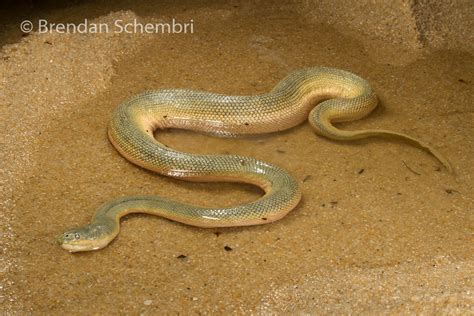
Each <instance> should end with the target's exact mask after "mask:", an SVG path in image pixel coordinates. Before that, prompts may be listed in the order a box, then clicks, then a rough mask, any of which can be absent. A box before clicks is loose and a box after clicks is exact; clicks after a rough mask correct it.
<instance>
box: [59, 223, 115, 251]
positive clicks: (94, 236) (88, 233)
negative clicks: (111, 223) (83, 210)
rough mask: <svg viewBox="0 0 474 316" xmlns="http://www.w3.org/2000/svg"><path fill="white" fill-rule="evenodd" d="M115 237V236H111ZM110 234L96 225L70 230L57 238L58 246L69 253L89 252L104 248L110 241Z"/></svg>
mask: <svg viewBox="0 0 474 316" xmlns="http://www.w3.org/2000/svg"><path fill="white" fill-rule="evenodd" d="M113 237H115V236H113ZM113 237H112V238H110V234H106V233H104V229H103V227H101V226H98V225H86V226H83V227H79V228H75V229H70V230H67V231H66V232H64V233H63V234H61V235H59V236H58V243H59V245H60V246H61V247H62V248H64V249H66V250H68V251H69V252H79V251H91V250H97V249H101V248H104V247H105V246H107V245H108V244H109V242H111V241H112V239H113Z"/></svg>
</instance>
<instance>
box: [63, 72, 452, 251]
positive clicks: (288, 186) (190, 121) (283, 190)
mask: <svg viewBox="0 0 474 316" xmlns="http://www.w3.org/2000/svg"><path fill="white" fill-rule="evenodd" d="M377 102H378V101H377V97H376V95H375V93H374V92H373V91H372V88H371V87H370V85H369V83H368V82H367V81H366V80H364V79H362V78H361V77H359V76H356V75H354V74H352V73H350V72H347V71H344V70H339V69H334V68H326V67H315V68H307V69H302V70H298V71H296V72H293V73H292V74H290V75H289V76H287V77H286V78H285V79H283V80H282V81H280V83H278V84H277V85H276V86H275V88H273V90H271V91H270V92H269V93H265V94H260V95H252V96H231V95H223V94H216V93H209V92H203V91H192V90H183V89H167V90H157V91H145V92H143V93H140V94H138V95H135V96H133V97H131V98H130V99H128V100H127V101H125V102H123V103H122V104H120V105H119V106H118V107H117V109H116V110H115V112H114V114H113V115H112V119H111V121H110V125H109V128H108V136H109V139H110V141H111V143H112V144H113V145H114V146H115V148H116V149H117V150H118V151H119V152H120V153H121V154H122V155H123V156H124V157H125V158H127V159H128V160H129V161H131V162H133V163H134V164H137V165H139V166H141V167H143V168H146V169H149V170H153V171H156V172H158V173H160V174H162V175H166V176H169V177H174V178H178V179H183V180H189V181H233V182H245V183H251V184H254V185H257V186H259V187H261V188H262V189H263V190H264V191H265V194H264V195H263V196H262V197H261V198H259V199H258V200H256V201H254V202H251V203H248V204H242V205H237V206H233V207H216V208H205V207H199V206H195V205H188V204H184V203H181V202H177V201H172V200H169V199H166V198H163V197H159V196H133V197H123V198H118V199H115V200H112V201H110V202H108V203H106V204H104V205H102V206H101V207H100V208H99V209H98V210H97V212H96V213H95V215H94V217H93V218H92V221H91V223H90V224H88V225H86V226H83V227H80V228H76V229H72V230H68V231H66V232H65V233H63V234H62V235H60V236H59V237H58V242H59V244H60V245H61V246H62V247H63V248H64V249H66V250H69V251H71V252H76V251H88V250H96V249H100V248H103V247H105V246H106V245H108V244H109V243H110V242H111V241H112V240H113V239H114V238H115V237H116V236H117V234H118V233H119V229H120V218H121V217H122V216H124V215H126V214H130V213H148V214H153V215H158V216H162V217H165V218H168V219H171V220H174V221H178V222H181V223H185V224H189V225H193V226H199V227H226V226H245V225H258V224H265V223H270V222H273V221H276V220H278V219H280V218H282V217H284V216H285V215H286V214H287V213H288V212H289V211H291V210H292V209H294V208H295V207H296V206H297V204H298V202H299V201H300V199H301V190H300V188H299V185H298V182H297V181H296V180H295V179H294V178H293V177H292V176H290V175H289V174H288V173H287V172H286V171H285V170H283V169H281V168H280V167H278V166H275V165H272V164H270V163H267V162H264V161H260V160H257V159H254V158H249V157H242V156H235V155H200V154H191V153H185V152H180V151H176V150H173V149H171V148H168V147H167V146H165V145H163V144H161V143H159V142H158V141H157V140H156V139H155V138H154V136H153V133H154V131H155V130H157V129H165V128H180V129H188V130H193V131H199V132H205V133H210V134H214V135H219V136H228V137H232V136H240V135H251V134H260V133H269V132H276V131H282V130H286V129H288V128H290V127H293V126H295V125H297V124H300V123H302V122H304V121H305V120H306V119H308V121H309V123H310V125H311V126H312V127H313V128H314V130H315V132H316V133H317V134H319V135H322V136H326V137H328V138H331V139H336V140H353V139H358V138H364V137H368V136H377V135H387V136H395V137H399V138H403V139H406V140H409V141H410V142H412V143H414V144H416V145H417V146H419V147H421V148H423V149H425V150H427V151H428V152H430V153H431V154H432V155H433V156H435V157H436V158H437V159H438V160H439V161H440V162H441V163H442V164H443V165H444V166H445V167H446V169H447V170H448V171H451V166H450V164H449V163H448V161H447V160H446V159H444V158H443V157H442V156H441V155H440V154H439V153H438V152H437V151H435V150H434V149H433V148H431V147H430V146H428V145H426V144H425V143H423V142H421V141H419V140H417V139H415V138H413V137H410V136H407V135H405V134H401V133H397V132H391V131H386V130H359V131H347V130H340V129H338V128H336V127H335V126H334V125H332V123H333V122H341V121H351V120H356V119H360V118H362V117H364V116H366V115H368V114H369V113H370V112H371V111H372V110H373V109H374V108H375V107H376V106H377Z"/></svg>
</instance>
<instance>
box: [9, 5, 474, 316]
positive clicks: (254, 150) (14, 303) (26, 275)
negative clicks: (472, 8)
mask: <svg viewBox="0 0 474 316" xmlns="http://www.w3.org/2000/svg"><path fill="white" fill-rule="evenodd" d="M261 4H262V3H260V5H252V6H249V5H244V4H242V3H239V2H234V3H231V4H206V5H197V4H196V5H192V4H186V3H181V4H174V5H171V4H163V5H161V6H160V5H156V4H155V5H153V4H150V3H148V2H144V3H143V4H141V5H136V6H135V7H134V6H133V5H131V4H128V3H127V2H124V3H123V4H121V5H119V4H117V5H115V7H100V6H99V5H95V4H87V5H82V6H77V7H73V8H62V9H58V10H55V11H51V12H49V13H48V14H47V15H46V17H47V18H50V19H52V20H58V21H61V19H65V18H70V17H71V16H72V17H74V19H73V20H74V21H76V22H77V21H81V20H83V19H84V18H85V17H87V18H89V19H91V21H95V22H101V23H109V24H112V23H114V21H116V20H117V19H123V20H124V21H133V19H135V18H136V19H138V20H139V21H143V22H144V23H146V22H156V21H169V20H171V19H172V18H173V17H174V18H176V19H177V20H179V21H184V22H187V21H190V19H193V21H194V33H193V34H171V35H162V34H161V35H157V34H151V35H143V34H142V35H141V34H123V33H122V34H36V33H33V34H31V35H29V36H26V37H24V38H21V40H18V39H17V40H12V38H15V36H16V35H15V32H14V31H11V34H12V35H11V36H12V37H11V38H8V34H9V33H8V32H6V33H5V34H6V35H5V36H6V37H5V38H6V39H4V42H12V43H14V44H9V45H5V46H3V48H2V51H1V54H0V111H1V112H0V115H1V116H0V117H1V120H2V121H1V124H2V135H1V136H0V144H1V146H2V149H1V157H0V158H1V161H2V165H1V168H0V169H1V172H2V173H1V181H2V182H1V184H2V186H1V192H0V194H1V196H0V197H1V212H0V220H1V221H0V229H1V251H2V257H1V262H0V264H1V266H0V268H1V288H0V295H1V312H2V313H6V314H24V313H33V314H47V313H48V314H50V313H52V314H64V313H65V312H72V313H74V314H91V313H96V314H110V313H112V314H116V313H131V314H144V315H147V314H175V313H181V314H197V313H201V314H223V313H236V314H294V313H300V314H305V313H309V314H321V313H334V314H341V313H342V314H349V313H370V314H380V313H386V314H399V313H425V314H438V313H446V314H460V315H461V314H462V315H465V314H474V293H473V288H474V287H473V285H474V281H473V272H474V264H473V263H474V261H473V259H474V258H473V250H474V249H473V238H472V232H473V215H472V212H473V210H474V192H473V184H474V180H473V178H472V177H473V174H474V164H473V163H472V157H473V156H474V128H473V124H472V122H473V121H474V114H473V105H472V100H473V95H474V93H473V92H474V91H473V90H474V88H473V83H474V66H473V65H474V62H473V57H472V54H470V53H468V52H466V51H462V50H453V49H452V50H441V49H437V50H430V49H427V48H421V49H420V48H416V49H417V50H416V51H414V53H413V54H411V55H410V56H411V58H408V59H407V58H406V54H403V56H402V55H400V58H399V59H397V52H396V51H392V52H391V55H390V56H393V57H391V58H393V62H391V61H387V58H386V55H384V56H381V55H380V56H378V55H377V54H379V53H377V52H380V54H381V51H380V50H377V49H375V47H374V48H373V49H372V48H371V45H372V44H371V43H372V42H370V41H367V42H361V40H360V39H357V38H354V37H352V36H347V35H344V34H342V33H340V32H339V31H337V30H336V29H333V28H331V27H328V26H325V25H323V24H321V23H316V22H314V21H311V20H307V19H304V18H303V17H302V16H303V15H302V14H301V12H298V11H291V10H289V8H288V7H287V6H278V5H275V4H273V5H272V6H266V5H261ZM120 9H124V10H123V11H120ZM126 9H128V10H126ZM108 12H110V13H108ZM40 13H41V12H40ZM40 13H39V14H40ZM45 14H46V13H45ZM262 17H264V18H262ZM7 29H8V30H13V27H12V26H11V25H10V27H9V28H7ZM378 40H380V39H378ZM17 41H18V43H15V42H17ZM374 43H378V42H374ZM374 45H375V44H374ZM392 49H396V47H394V48H392ZM384 54H385V53H384ZM413 56H414V57H413ZM315 65H325V66H331V67H337V68H341V69H346V70H350V71H352V72H354V73H357V74H359V75H360V76H362V77H364V78H366V79H367V80H368V81H369V82H370V83H371V84H372V85H373V87H374V89H375V91H376V92H377V94H378V96H379V98H380V100H381V104H380V107H379V108H378V109H377V110H376V111H375V112H374V113H373V114H371V115H370V116H369V117H368V118H366V119H363V120H361V121H357V122H352V123H345V124H342V125H341V126H342V127H343V128H346V129H361V128H383V129H390V130H395V131H401V132H404V133H407V134H410V135H413V136H416V137H418V138H421V139H423V140H425V141H426V142H428V143H430V144H432V145H433V146H434V147H436V148H437V149H438V150H439V151H440V152H442V153H443V154H444V155H445V156H446V157H448V159H449V160H450V161H451V163H452V164H453V166H454V168H455V174H454V175H452V174H448V173H446V172H444V171H443V170H442V169H440V167H439V164H438V162H437V161H436V160H435V159H433V158H432V157H430V156H429V155H428V154H426V153H425V152H423V151H421V150H419V149H417V148H413V147H411V146H410V145H408V144H406V143H404V142H400V141H393V140H387V139H370V140H361V141H356V142H352V143H344V142H335V141H330V140H327V139H324V138H321V137H318V136H316V135H315V134H314V133H313V131H312V130H311V128H310V126H308V124H304V125H302V126H298V127H296V128H293V129H291V130H289V131H286V132H282V133H277V134H273V135H263V136H259V137H255V138H249V139H220V138H212V137H208V136H203V135H198V134H194V133H190V132H186V131H177V130H172V131H163V132H160V133H158V134H157V135H156V136H157V138H158V139H160V140H161V141H162V142H164V143H165V144H167V145H169V146H170V147H173V148H176V149H179V150H184V151H189V152H198V153H235V154H240V155H247V156H253V157H258V158H259V159H262V160H265V161H269V162H271V163H274V164H276V165H279V166H281V167H283V168H285V169H286V170H288V171H289V172H290V173H291V174H292V175H293V176H294V177H295V178H296V179H298V180H299V181H300V182H301V187H302V190H303V195H304V198H303V202H302V203H301V204H300V205H299V206H298V207H297V208H296V209H295V210H294V211H293V212H291V213H290V214H289V215H288V216H287V217H285V218H284V219H282V220H280V221H278V222H275V223H272V224H268V225H263V226H256V227H245V228H231V229H199V228H194V227H189V226H186V225H182V224H178V223H174V222H171V221H168V220H164V219H161V218H157V217H152V216H145V215H134V216H128V217H127V218H126V219H125V220H123V221H122V231H121V234H120V235H119V237H118V238H117V240H115V241H114V242H113V243H112V244H111V245H110V246H109V247H107V248H105V249H103V250H101V251H97V252H93V253H82V254H74V255H73V254H69V253H67V252H65V251H64V250H63V249H61V248H60V247H58V245H57V244H56V241H55V236H56V235H58V234H60V233H61V232H62V231H64V230H65V229H67V228H70V227H74V226H77V225H81V224H84V223H86V222H88V221H89V220H90V218H91V216H92V215H93V213H94V211H95V209H96V208H97V207H98V206H99V205H100V204H101V203H103V202H105V201H108V200H110V199H113V198H116V197H118V196H126V195H134V194H157V195H162V196H166V197H169V198H172V199H176V200H180V201H184V202H189V203H195V204H199V205H204V206H216V205H235V204H237V203H244V202H246V201H251V200H253V199H256V198H257V197H258V196H259V194H260V192H259V190H258V189H256V188H254V187H252V186H249V185H241V184H227V183H224V184H223V183H188V182H184V181H178V180H173V179H169V178H165V177H162V176H158V175H156V174H153V173H151V172H148V171H145V170H142V169H140V168H137V167H136V166H134V165H132V164H130V163H128V162H127V161H126V160H125V159H123V158H122V157H121V156H120V155H119V154H118V153H117V152H116V151H115V149H114V148H113V147H112V145H111V144H110V143H109V142H108V140H107V138H106V127H107V123H108V119H109V117H110V114H111V113H112V111H113V109H114V108H115V107H116V106H117V104H119V103H120V102H121V101H122V100H124V99H125V98H127V97H129V96H131V95H134V94H136V93H138V92H140V91H142V90H145V89H160V88H189V89H199V90H208V91H214V92H220V93H227V94H257V93H262V92H266V91H269V90H270V89H271V88H272V87H273V86H274V85H275V84H276V83H277V82H278V81H279V80H280V79H282V78H283V77H285V76H286V75H287V74H288V73H289V72H291V71H292V70H296V69H299V68H302V67H309V66H315Z"/></svg>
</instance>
